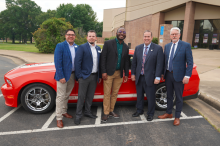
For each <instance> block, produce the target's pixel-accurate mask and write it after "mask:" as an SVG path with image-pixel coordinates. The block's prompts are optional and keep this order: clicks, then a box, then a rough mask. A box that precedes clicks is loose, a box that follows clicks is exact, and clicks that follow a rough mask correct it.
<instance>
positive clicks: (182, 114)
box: [173, 105, 187, 118]
mask: <svg viewBox="0 0 220 146" xmlns="http://www.w3.org/2000/svg"><path fill="white" fill-rule="evenodd" d="M173 109H176V105H174V106H173ZM181 116H182V117H184V118H185V117H187V116H186V114H184V113H183V111H182V112H181Z"/></svg>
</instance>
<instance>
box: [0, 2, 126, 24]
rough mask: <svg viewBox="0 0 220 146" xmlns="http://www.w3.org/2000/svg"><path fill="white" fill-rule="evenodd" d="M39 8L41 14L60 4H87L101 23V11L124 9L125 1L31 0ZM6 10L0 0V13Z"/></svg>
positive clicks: (54, 8)
mask: <svg viewBox="0 0 220 146" xmlns="http://www.w3.org/2000/svg"><path fill="white" fill-rule="evenodd" d="M32 1H35V3H36V4H37V5H38V6H40V7H41V10H42V11H43V12H46V11H47V10H48V9H50V10H56V8H57V7H59V5H60V4H63V3H64V4H67V3H71V4H73V5H77V4H89V5H90V6H91V7H92V9H93V10H94V11H95V12H96V14H97V18H98V21H103V9H111V8H120V7H125V5H126V0H32ZM5 9H6V4H5V0H0V11H3V10H5Z"/></svg>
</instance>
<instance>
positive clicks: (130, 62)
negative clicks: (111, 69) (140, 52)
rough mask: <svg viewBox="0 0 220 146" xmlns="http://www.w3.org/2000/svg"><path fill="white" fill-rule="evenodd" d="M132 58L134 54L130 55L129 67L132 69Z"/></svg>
mask: <svg viewBox="0 0 220 146" xmlns="http://www.w3.org/2000/svg"><path fill="white" fill-rule="evenodd" d="M132 60H133V55H129V69H131V64H132Z"/></svg>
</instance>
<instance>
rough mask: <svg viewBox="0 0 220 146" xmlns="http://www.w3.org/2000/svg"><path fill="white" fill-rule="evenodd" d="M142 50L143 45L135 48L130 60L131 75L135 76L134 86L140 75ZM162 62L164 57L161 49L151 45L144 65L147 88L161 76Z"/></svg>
mask: <svg viewBox="0 0 220 146" xmlns="http://www.w3.org/2000/svg"><path fill="white" fill-rule="evenodd" d="M143 49H144V44H141V45H138V46H136V48H135V52H134V56H133V60H132V67H131V74H132V75H135V80H136V81H135V83H136V84H137V83H138V80H139V77H140V75H141V69H142V62H143ZM163 61H164V56H163V49H162V47H161V46H159V45H157V44H154V43H151V46H150V48H149V51H148V53H147V56H146V59H145V63H144V77H145V81H146V84H147V86H152V85H154V79H155V78H156V77H160V76H161V74H162V71H163V64H164V62H163Z"/></svg>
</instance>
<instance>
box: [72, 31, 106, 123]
mask: <svg viewBox="0 0 220 146" xmlns="http://www.w3.org/2000/svg"><path fill="white" fill-rule="evenodd" d="M96 40H97V37H96V32H95V31H94V30H90V31H88V33H87V41H88V42H87V43H85V44H82V45H80V46H79V49H78V51H77V53H76V59H75V67H76V78H77V79H78V81H79V89H78V101H77V108H76V117H75V120H74V123H75V124H76V125H79V124H80V121H81V117H82V108H83V105H84V101H85V112H84V116H86V117H89V118H92V119H95V118H97V116H96V115H93V114H92V111H91V106H92V100H93V98H94V93H95V89H96V86H97V82H99V83H100V82H101V79H102V75H101V72H100V70H99V66H100V65H99V64H100V56H101V48H100V47H99V46H96V44H95V41H96Z"/></svg>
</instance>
